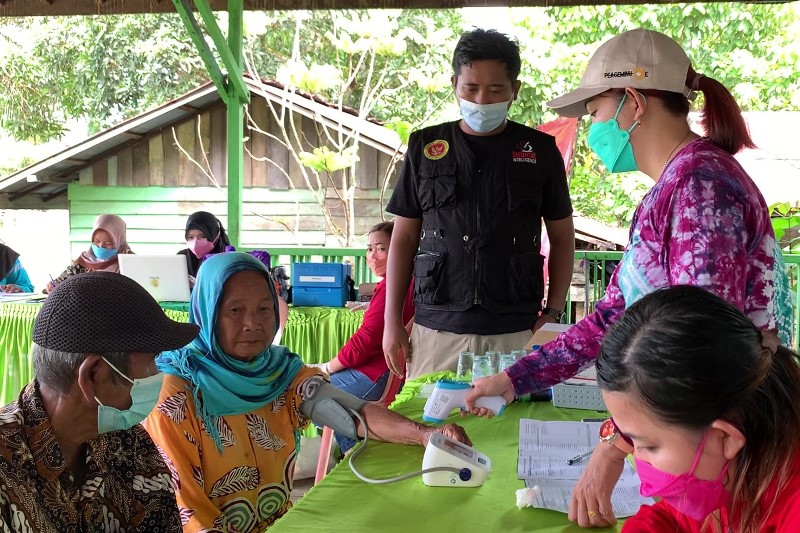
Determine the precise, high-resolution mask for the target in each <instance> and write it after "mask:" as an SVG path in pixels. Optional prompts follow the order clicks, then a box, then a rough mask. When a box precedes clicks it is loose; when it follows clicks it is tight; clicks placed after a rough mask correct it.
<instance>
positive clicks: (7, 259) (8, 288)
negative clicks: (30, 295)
mask: <svg viewBox="0 0 800 533" xmlns="http://www.w3.org/2000/svg"><path fill="white" fill-rule="evenodd" d="M0 292H33V283H31V278H29V277H28V273H27V272H26V271H25V269H24V268H22V263H20V262H19V254H18V253H17V252H15V251H14V250H12V249H11V248H9V247H8V246H6V245H5V244H0Z"/></svg>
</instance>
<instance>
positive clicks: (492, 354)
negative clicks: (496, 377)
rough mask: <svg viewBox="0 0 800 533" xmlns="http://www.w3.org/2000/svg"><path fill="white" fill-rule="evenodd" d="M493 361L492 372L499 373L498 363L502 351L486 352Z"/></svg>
mask: <svg viewBox="0 0 800 533" xmlns="http://www.w3.org/2000/svg"><path fill="white" fill-rule="evenodd" d="M486 355H488V356H489V359H490V360H491V362H492V374H497V363H498V359H500V352H486Z"/></svg>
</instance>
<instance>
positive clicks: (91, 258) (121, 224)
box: [44, 214, 133, 293]
mask: <svg viewBox="0 0 800 533" xmlns="http://www.w3.org/2000/svg"><path fill="white" fill-rule="evenodd" d="M132 253H133V252H132V251H131V248H130V246H128V237H127V226H126V225H125V221H124V220H122V219H121V218H120V217H118V216H117V215H107V214H106V215H100V216H98V217H97V218H96V219H95V221H94V226H93V227H92V244H91V245H90V246H89V249H88V250H86V251H85V252H83V253H81V255H80V256H79V257H78V258H77V259H75V261H73V262H72V264H71V265H70V266H68V267H67V268H66V270H64V272H62V273H61V274H59V276H58V277H57V278H55V279H53V280H52V281H51V282H50V283H48V284H47V287H45V289H44V292H45V293H50V292H51V291H52V290H53V289H54V288H55V286H56V285H58V284H59V283H60V282H62V281H64V280H65V279H67V278H68V277H70V276H73V275H75V274H81V273H83V272H88V271H101V270H102V271H105V272H119V258H118V257H117V256H118V255H119V254H132Z"/></svg>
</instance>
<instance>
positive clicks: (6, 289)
mask: <svg viewBox="0 0 800 533" xmlns="http://www.w3.org/2000/svg"><path fill="white" fill-rule="evenodd" d="M0 291H2V292H22V289H20V288H19V286H17V285H13V284H9V285H0Z"/></svg>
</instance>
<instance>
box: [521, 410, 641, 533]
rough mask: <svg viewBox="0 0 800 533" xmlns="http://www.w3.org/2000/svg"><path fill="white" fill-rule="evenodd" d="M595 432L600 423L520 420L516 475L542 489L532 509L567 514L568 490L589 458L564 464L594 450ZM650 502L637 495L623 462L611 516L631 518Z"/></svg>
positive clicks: (633, 477) (629, 467)
mask: <svg viewBox="0 0 800 533" xmlns="http://www.w3.org/2000/svg"><path fill="white" fill-rule="evenodd" d="M599 429H600V422H543V421H540V420H530V419H523V420H520V425H519V459H518V461H517V475H518V477H519V478H520V479H524V480H525V486H526V487H533V486H534V485H538V487H539V488H540V489H542V494H541V495H540V496H539V497H538V498H537V499H536V501H535V502H534V507H538V508H540V509H551V510H553V511H560V512H562V513H566V512H567V510H568V509H569V501H570V498H571V497H572V489H573V488H574V486H575V483H576V482H577V481H578V478H580V476H581V474H582V473H583V470H584V469H585V468H586V465H587V463H588V462H589V457H586V458H584V459H583V460H581V461H578V462H577V463H575V464H573V465H568V464H567V459H570V458H572V457H575V456H576V455H579V454H581V453H583V452H585V451H587V450H589V449H592V448H594V446H596V445H597V444H598V443H599V442H600V438H599V437H598V435H597V432H598V430H599ZM603 446H606V445H605V444H603ZM653 503H654V501H653V499H652V498H644V497H642V496H641V495H640V494H639V476H638V475H637V474H636V470H635V469H634V468H633V466H632V465H631V464H630V463H629V462H627V461H626V462H625V468H624V469H623V471H622V477H621V478H620V480H619V482H618V483H617V485H616V487H615V488H614V491H613V492H612V494H611V505H612V507H613V509H614V514H615V515H616V516H617V517H618V518H624V517H628V516H633V515H634V514H636V511H638V510H639V507H640V506H641V505H643V504H650V505H652V504H653Z"/></svg>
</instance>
